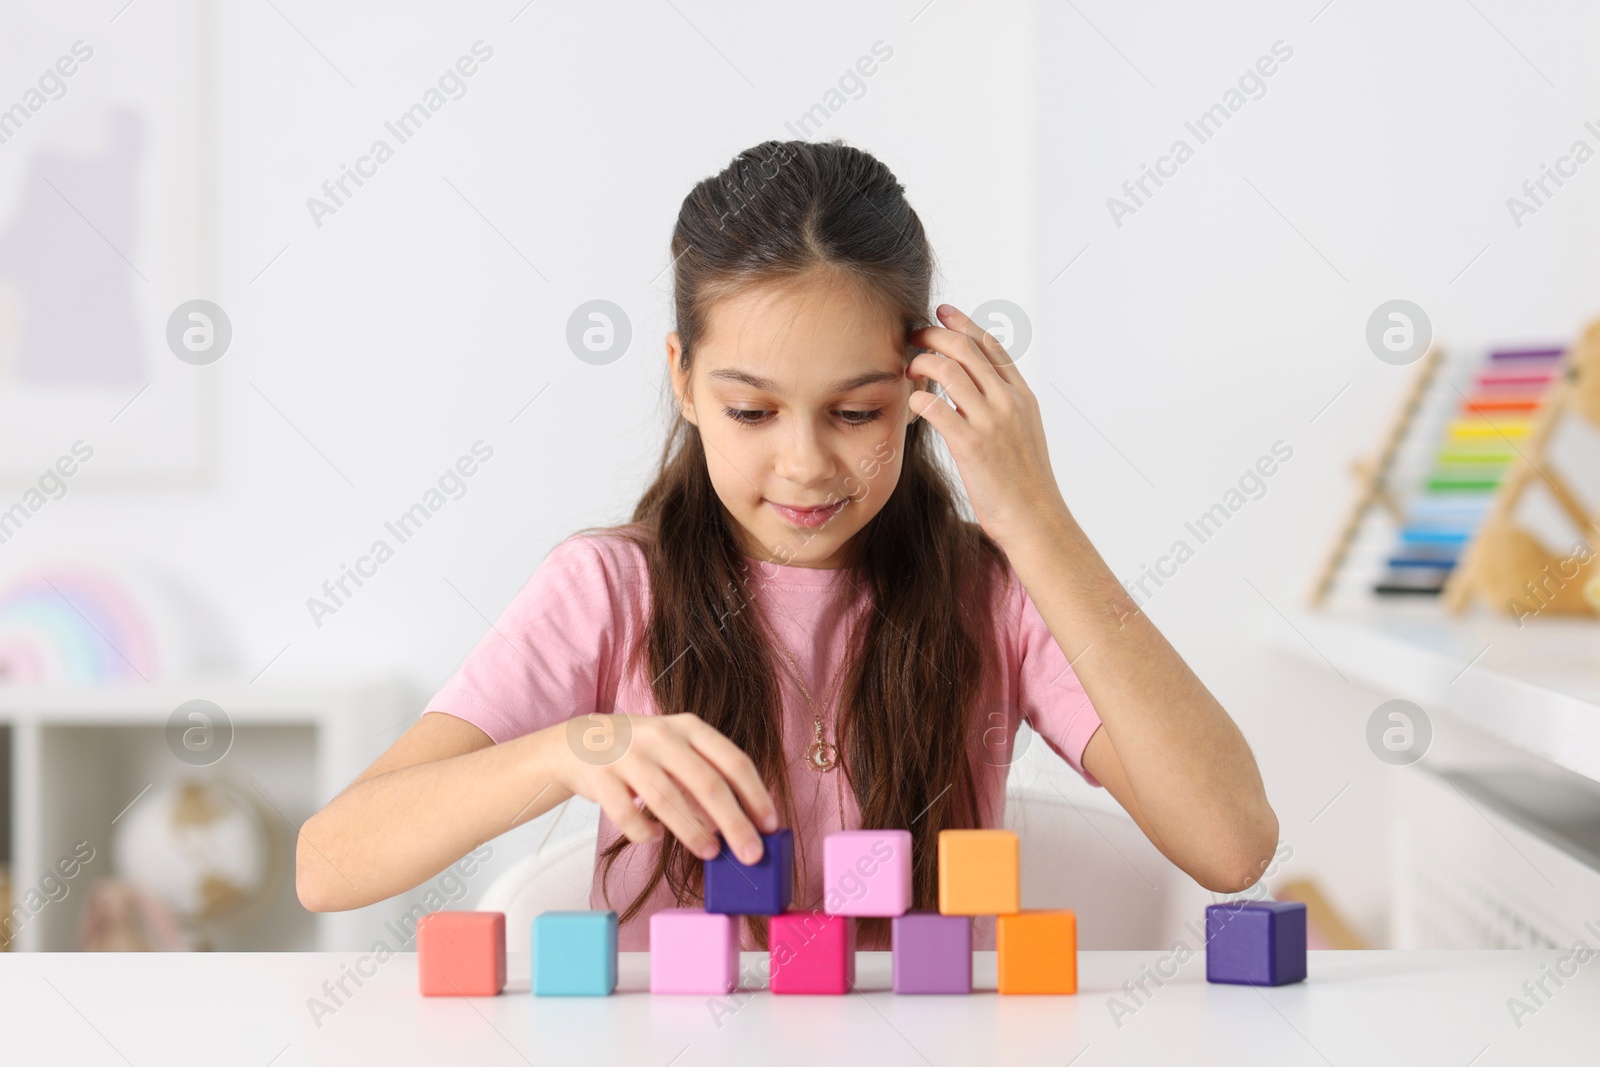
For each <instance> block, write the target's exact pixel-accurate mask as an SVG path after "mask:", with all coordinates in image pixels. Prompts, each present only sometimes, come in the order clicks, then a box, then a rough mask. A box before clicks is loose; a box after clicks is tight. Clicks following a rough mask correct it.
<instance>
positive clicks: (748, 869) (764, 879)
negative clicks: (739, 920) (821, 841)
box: [705, 827, 794, 915]
mask: <svg viewBox="0 0 1600 1067" xmlns="http://www.w3.org/2000/svg"><path fill="white" fill-rule="evenodd" d="M717 843H718V845H719V846H720V847H721V850H720V851H719V852H718V853H717V854H716V855H715V856H713V857H712V858H711V859H709V860H706V872H705V873H706V878H705V896H706V910H707V911H714V912H718V913H721V914H724V915H777V914H778V913H780V912H782V911H785V910H786V909H787V908H788V907H789V905H790V903H792V902H793V900H794V831H793V830H790V829H788V828H787V827H785V828H784V829H781V830H774V831H773V832H772V833H770V834H762V835H761V858H760V859H759V860H756V862H754V863H741V862H740V861H739V860H738V858H737V857H735V856H734V854H733V852H732V851H731V850H730V849H729V848H728V843H727V842H726V841H724V840H723V839H722V835H720V834H718V835H717Z"/></svg>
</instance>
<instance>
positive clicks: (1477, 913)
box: [1280, 603, 1600, 949]
mask: <svg viewBox="0 0 1600 1067" xmlns="http://www.w3.org/2000/svg"><path fill="white" fill-rule="evenodd" d="M1289 621H1290V623H1291V624H1292V626H1293V631H1289V630H1287V629H1285V630H1283V631H1282V632H1281V634H1280V643H1281V645H1282V647H1284V648H1286V649H1290V650H1293V651H1294V652H1295V653H1296V654H1298V655H1300V656H1301V657H1303V658H1304V659H1305V660H1307V661H1308V662H1314V663H1317V664H1320V665H1322V666H1324V667H1326V666H1329V665H1331V666H1332V667H1333V668H1334V669H1336V670H1337V671H1339V672H1340V673H1341V674H1343V675H1344V676H1346V678H1347V679H1349V680H1351V681H1355V682H1360V683H1364V684H1365V685H1367V686H1368V687H1370V688H1371V689H1373V690H1375V691H1377V692H1378V693H1379V694H1381V695H1382V696H1383V698H1385V699H1389V698H1396V697H1398V698H1403V699H1406V700H1410V701H1412V702H1413V703H1415V704H1417V705H1418V706H1420V707H1421V708H1422V710H1423V711H1424V712H1425V713H1426V714H1427V715H1428V716H1429V717H1430V718H1431V719H1432V720H1433V721H1434V730H1435V742H1436V744H1435V748H1434V749H1430V750H1429V754H1427V755H1425V756H1424V757H1423V759H1422V760H1421V762H1419V763H1417V764H1415V765H1414V766H1410V767H1403V768H1394V769H1393V770H1394V774H1393V775H1392V776H1391V777H1390V788H1391V789H1392V792H1391V794H1390V800H1391V802H1392V810H1393V813H1394V817H1395V822H1394V825H1393V827H1392V830H1393V837H1392V839H1391V847H1392V850H1393V851H1392V854H1391V855H1392V859H1393V866H1394V877H1395V881H1394V901H1393V903H1394V912H1393V915H1392V920H1393V922H1392V934H1393V942H1392V945H1391V947H1394V948H1515V947H1546V948H1549V947H1561V948H1563V949H1565V948H1568V947H1570V946H1571V945H1572V943H1573V941H1574V940H1575V939H1577V938H1579V937H1586V938H1589V939H1592V936H1593V935H1592V933H1586V927H1585V924H1586V923H1588V922H1592V921H1594V920H1595V919H1596V917H1597V916H1596V914H1595V912H1594V904H1593V902H1594V901H1595V900H1596V899H1597V898H1600V624H1596V623H1595V622H1594V621H1593V620H1587V619H1577V618H1570V617H1568V618H1562V617H1556V616H1551V617H1537V618H1533V619H1530V620H1526V621H1525V623H1524V624H1523V625H1521V626H1519V625H1518V624H1517V622H1516V620H1515V619H1513V618H1512V617H1511V616H1508V615H1502V614H1499V613H1497V612H1493V611H1490V610H1488V609H1486V608H1484V607H1483V606H1482V605H1479V606H1477V607H1475V608H1474V609H1472V610H1471V611H1468V612H1466V613H1464V614H1462V615H1459V616H1457V615H1451V614H1448V613H1446V612H1445V611H1444V610H1442V607H1441V606H1440V605H1438V604H1436V603H1435V604H1414V605H1404V606H1402V605H1393V606H1387V605H1386V606H1383V607H1371V608H1367V609H1355V610H1339V611H1328V612H1309V611H1304V610H1301V611H1297V612H1294V613H1292V614H1291V615H1290V617H1289ZM1331 677H1332V676H1331V675H1330V678H1331ZM1452 721H1454V722H1458V723H1461V724H1464V725H1465V726H1466V727H1468V728H1469V729H1468V730H1466V731H1460V730H1449V733H1450V735H1451V736H1452V738H1453V741H1454V744H1453V745H1450V744H1447V745H1444V746H1443V747H1444V748H1445V749H1446V750H1447V751H1449V750H1450V749H1452V748H1453V749H1454V751H1453V753H1452V754H1449V755H1444V756H1436V754H1435V753H1436V750H1437V749H1438V748H1439V747H1440V746H1439V745H1438V742H1439V740H1440V731H1441V730H1442V729H1448V727H1449V724H1450V723H1451V722H1452ZM1351 726H1352V728H1354V729H1362V728H1364V727H1365V721H1361V722H1352V723H1351ZM1469 735H1470V736H1469Z"/></svg>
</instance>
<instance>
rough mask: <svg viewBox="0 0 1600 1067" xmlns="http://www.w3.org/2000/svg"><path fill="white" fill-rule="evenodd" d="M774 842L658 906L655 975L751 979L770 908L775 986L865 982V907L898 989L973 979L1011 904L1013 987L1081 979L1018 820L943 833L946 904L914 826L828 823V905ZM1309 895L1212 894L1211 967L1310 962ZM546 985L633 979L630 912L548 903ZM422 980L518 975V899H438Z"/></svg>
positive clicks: (461, 982) (958, 985)
mask: <svg viewBox="0 0 1600 1067" xmlns="http://www.w3.org/2000/svg"><path fill="white" fill-rule="evenodd" d="M761 841H762V854H761V858H760V859H759V860H757V861H756V862H755V863H753V864H746V863H742V862H741V861H739V860H738V859H736V858H735V857H734V856H733V854H732V853H731V852H730V851H729V850H728V848H727V846H726V844H724V845H723V847H722V849H721V851H720V852H719V854H718V855H717V856H716V857H714V858H713V859H710V860H708V861H706V865H705V906H704V908H668V909H663V910H661V911H658V912H656V913H655V914H653V915H652V916H651V917H650V991H651V992H652V993H695V994H711V995H722V994H728V993H731V992H733V991H734V990H735V989H736V988H738V987H739V985H740V977H741V976H740V974H739V917H740V916H742V915H764V916H767V917H768V943H769V948H768V962H769V964H770V968H771V970H770V976H769V985H768V988H769V989H770V990H771V992H773V993H775V994H793V993H821V994H843V993H848V992H850V991H851V990H852V989H854V988H855V979H856V975H855V959H856V929H855V919H856V918H857V917H862V916H882V917H886V918H890V919H891V920H892V924H891V928H892V947H893V989H894V992H895V993H906V994H912V993H946V994H949V993H954V994H963V993H971V992H972V917H973V916H978V915H993V916H994V917H995V950H996V956H997V959H998V989H999V992H1000V993H1002V994H1013V993H1076V992H1077V991H1078V929H1077V917H1076V915H1075V914H1074V913H1073V912H1072V911H1070V910H1065V909H1024V908H1023V907H1022V906H1021V905H1022V901H1021V885H1022V878H1021V849H1020V842H1019V840H1018V838H1017V835H1016V834H1015V833H1014V832H1012V831H1010V830H943V831H941V832H940V834H939V846H938V847H939V910H938V911H912V910H911V895H912V892H911V891H912V873H911V872H912V864H911V834H910V833H909V832H908V831H905V830H838V831H835V832H833V833H830V834H828V835H827V836H826V837H825V838H824V839H823V846H822V847H823V887H824V894H823V900H822V908H821V909H820V910H817V909H796V908H794V907H792V902H793V892H794V834H793V831H791V830H789V829H780V830H777V831H774V832H773V833H770V834H762V835H761ZM1305 918H1306V915H1305V905H1303V904H1295V903H1281V902H1273V901H1268V902H1261V903H1250V902H1239V901H1235V902H1230V903H1228V904H1221V905H1213V906H1211V907H1209V908H1207V909H1206V928H1207V932H1206V938H1207V979H1208V980H1209V981H1212V982H1227V983H1240V984H1248V985H1281V984H1284V983H1286V982H1293V981H1299V980H1300V979H1302V978H1304V977H1305V959H1306V947H1305V945H1306V923H1305ZM532 950H533V968H532V983H531V988H532V991H533V993H534V994H535V995H536V996H559V995H569V996H571V995H576V996H607V995H609V994H611V993H612V992H614V991H615V990H616V986H617V913H616V912H615V911H547V912H544V913H542V914H540V915H539V916H537V917H536V918H535V919H534V921H533V942H532ZM417 953H418V974H419V981H420V985H421V990H422V993H423V994H425V995H443V996H452V995H454V996H493V995H496V994H498V993H500V992H501V991H502V990H503V989H504V988H505V979H506V963H505V915H504V914H503V913H501V912H472V911H438V912H434V913H432V914H430V915H428V916H425V917H424V918H423V920H422V921H421V922H420V923H419V924H418V926H417Z"/></svg>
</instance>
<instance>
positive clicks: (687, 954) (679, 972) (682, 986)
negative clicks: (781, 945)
mask: <svg viewBox="0 0 1600 1067" xmlns="http://www.w3.org/2000/svg"><path fill="white" fill-rule="evenodd" d="M738 984H739V920H738V918H736V917H735V916H732V915H719V914H717V913H715V912H709V911H700V910H699V909H695V908H663V909H662V910H660V911H658V912H656V913H655V914H654V915H652V916H650V992H652V993H712V994H717V995H721V994H725V993H732V992H733V991H734V989H735V988H736V987H737V986H738Z"/></svg>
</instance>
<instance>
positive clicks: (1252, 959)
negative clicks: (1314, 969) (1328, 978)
mask: <svg viewBox="0 0 1600 1067" xmlns="http://www.w3.org/2000/svg"><path fill="white" fill-rule="evenodd" d="M1305 976H1306V906H1305V905H1304V904H1302V903H1300V902H1299V901H1294V900H1251V901H1232V902H1230V903H1227V904H1213V905H1211V906H1210V907H1208V908H1206V981H1208V982H1227V983H1230V984H1233V985H1257V986H1261V985H1288V984H1289V983H1290V982H1299V981H1301V980H1303V979H1304V978H1305Z"/></svg>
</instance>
